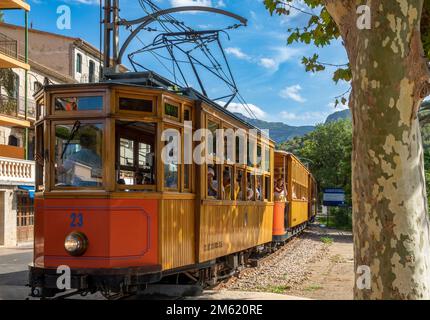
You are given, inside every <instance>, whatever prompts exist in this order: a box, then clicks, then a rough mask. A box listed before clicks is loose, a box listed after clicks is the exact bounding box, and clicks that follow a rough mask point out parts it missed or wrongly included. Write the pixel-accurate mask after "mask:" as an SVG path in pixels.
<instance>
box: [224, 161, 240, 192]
mask: <svg viewBox="0 0 430 320" xmlns="http://www.w3.org/2000/svg"><path fill="white" fill-rule="evenodd" d="M238 193H239V191H238V186H237V185H235V184H234V181H233V167H231V166H225V167H224V171H223V174H222V199H223V200H233V199H235V198H236V197H237V195H238Z"/></svg>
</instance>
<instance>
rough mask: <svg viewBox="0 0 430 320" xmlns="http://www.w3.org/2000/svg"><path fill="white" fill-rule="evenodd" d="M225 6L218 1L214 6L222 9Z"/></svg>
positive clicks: (220, 0)
mask: <svg viewBox="0 0 430 320" xmlns="http://www.w3.org/2000/svg"><path fill="white" fill-rule="evenodd" d="M225 6H226V5H225V2H224V1H223V0H218V2H217V4H216V7H217V8H224V7H225Z"/></svg>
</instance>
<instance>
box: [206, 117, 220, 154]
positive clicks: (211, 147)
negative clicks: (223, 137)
mask: <svg viewBox="0 0 430 320" xmlns="http://www.w3.org/2000/svg"><path fill="white" fill-rule="evenodd" d="M208 129H209V131H210V132H211V133H212V145H208V148H209V154H210V155H214V156H215V155H216V152H217V150H216V145H217V140H216V131H217V129H218V124H217V123H215V122H213V121H210V120H209V121H208ZM208 143H210V139H209V141H208Z"/></svg>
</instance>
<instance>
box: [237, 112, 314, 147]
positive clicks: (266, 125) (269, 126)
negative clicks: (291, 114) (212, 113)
mask: <svg viewBox="0 0 430 320" xmlns="http://www.w3.org/2000/svg"><path fill="white" fill-rule="evenodd" d="M235 115H236V116H238V117H239V118H241V119H243V120H244V121H246V122H248V123H250V124H252V125H254V126H256V127H257V128H260V129H266V130H269V132H270V138H272V139H273V140H274V141H275V142H276V143H280V142H283V141H286V140H289V139H292V138H294V137H301V136H304V135H305V134H307V133H309V132H311V131H313V130H314V129H315V127H314V126H301V127H294V126H289V125H287V124H285V123H282V122H268V121H263V120H258V119H251V118H248V117H245V116H244V115H242V114H240V113H235Z"/></svg>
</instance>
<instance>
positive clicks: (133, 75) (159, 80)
mask: <svg viewBox="0 0 430 320" xmlns="http://www.w3.org/2000/svg"><path fill="white" fill-rule="evenodd" d="M88 85H91V86H105V85H121V86H130V87H139V88H145V89H151V90H162V91H166V90H167V91H169V93H172V94H177V95H179V94H180V96H181V97H186V98H188V99H190V100H194V101H199V100H200V101H203V102H204V103H206V104H208V105H210V106H212V107H213V108H215V109H217V110H218V111H220V112H221V113H224V114H225V115H227V116H229V117H231V118H233V119H235V120H236V121H238V122H240V123H242V124H243V125H245V126H247V127H249V128H252V129H257V130H258V132H260V133H261V134H263V135H265V132H264V131H262V130H261V128H258V127H256V126H254V125H253V124H251V123H249V122H247V121H245V120H243V119H242V118H240V117H238V116H237V115H235V114H234V113H232V112H230V111H228V110H227V109H226V108H224V107H222V106H221V105H219V104H218V103H216V102H215V101H213V100H211V99H209V98H208V97H206V96H204V95H203V94H201V93H200V92H198V91H197V90H195V89H193V88H185V87H181V86H179V85H178V84H176V83H174V82H172V81H170V80H168V79H166V78H164V77H163V76H161V75H159V74H157V73H155V72H153V71H145V72H127V73H115V74H110V75H109V76H108V79H107V80H104V81H102V82H98V83H91V84H88V83H78V84H52V85H47V86H45V88H62V87H64V88H70V87H88ZM266 138H268V139H269V140H270V141H272V142H274V140H273V139H271V138H270V137H266Z"/></svg>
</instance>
